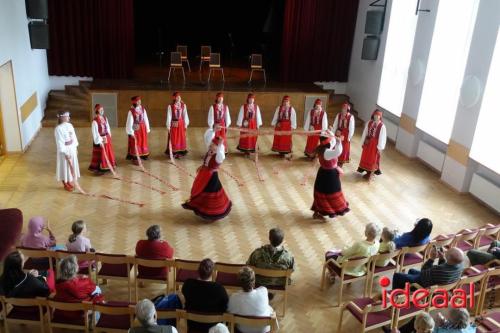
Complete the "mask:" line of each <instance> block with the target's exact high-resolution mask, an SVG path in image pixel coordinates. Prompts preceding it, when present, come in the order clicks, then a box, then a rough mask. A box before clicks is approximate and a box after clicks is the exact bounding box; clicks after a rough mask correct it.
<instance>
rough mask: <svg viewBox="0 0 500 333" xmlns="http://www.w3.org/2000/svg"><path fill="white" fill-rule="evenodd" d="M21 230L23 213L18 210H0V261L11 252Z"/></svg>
mask: <svg viewBox="0 0 500 333" xmlns="http://www.w3.org/2000/svg"><path fill="white" fill-rule="evenodd" d="M22 228H23V213H22V212H21V211H20V210H19V209H17V208H9V209H0V261H3V260H4V259H5V257H6V256H7V254H9V253H10V252H11V251H12V249H13V247H14V245H15V244H16V242H17V240H18V239H19V236H20V235H21V230H22Z"/></svg>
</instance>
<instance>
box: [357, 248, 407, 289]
mask: <svg viewBox="0 0 500 333" xmlns="http://www.w3.org/2000/svg"><path fill="white" fill-rule="evenodd" d="M400 255H401V250H395V251H393V252H384V253H379V254H376V255H374V256H371V257H370V261H369V262H368V278H367V280H366V288H365V289H366V290H365V295H366V296H368V297H372V289H373V281H374V280H375V278H376V277H380V276H383V275H391V276H392V275H394V273H395V272H397V271H398V263H399V256H400ZM382 260H390V261H389V263H388V264H387V265H386V266H383V267H379V266H377V262H378V261H382Z"/></svg>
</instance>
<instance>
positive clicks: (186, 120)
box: [184, 104, 189, 128]
mask: <svg viewBox="0 0 500 333" xmlns="http://www.w3.org/2000/svg"><path fill="white" fill-rule="evenodd" d="M188 126H189V116H188V108H187V105H186V104H184V127H185V128H188Z"/></svg>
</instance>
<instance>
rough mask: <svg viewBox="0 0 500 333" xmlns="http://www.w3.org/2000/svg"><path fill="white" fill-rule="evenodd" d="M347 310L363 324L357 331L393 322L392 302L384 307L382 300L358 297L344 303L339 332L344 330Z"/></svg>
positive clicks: (369, 329)
mask: <svg viewBox="0 0 500 333" xmlns="http://www.w3.org/2000/svg"><path fill="white" fill-rule="evenodd" d="M346 310H347V311H349V313H350V314H351V315H352V316H353V317H354V319H355V320H356V321H357V322H358V323H360V324H361V330H359V331H357V332H361V333H364V332H368V331H371V330H374V329H377V328H380V327H382V326H386V325H390V324H391V322H392V314H393V309H392V308H391V307H390V303H388V307H387V308H384V307H383V306H382V302H381V301H376V300H374V299H372V298H368V297H364V298H358V299H355V300H353V301H350V302H348V303H344V304H343V305H342V307H341V309H340V318H339V323H338V326H337V333H340V332H343V331H342V320H343V316H344V312H345V311H346Z"/></svg>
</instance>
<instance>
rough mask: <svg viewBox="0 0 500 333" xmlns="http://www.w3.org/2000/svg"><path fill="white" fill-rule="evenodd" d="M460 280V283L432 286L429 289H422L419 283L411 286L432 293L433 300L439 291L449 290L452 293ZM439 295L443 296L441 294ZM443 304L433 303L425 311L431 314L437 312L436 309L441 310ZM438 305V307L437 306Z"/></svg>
mask: <svg viewBox="0 0 500 333" xmlns="http://www.w3.org/2000/svg"><path fill="white" fill-rule="evenodd" d="M459 281H460V280H458V281H455V282H451V283H448V284H439V285H438V284H436V285H433V286H430V287H427V288H424V287H422V286H421V285H420V284H418V283H412V284H411V286H412V287H413V288H415V289H427V290H429V291H430V296H429V297H430V299H432V297H433V296H434V294H435V293H436V292H437V290H438V289H439V290H440V291H442V290H447V291H448V292H451V291H452V290H453V289H455V288H456V287H457V285H458V283H459ZM439 294H442V293H441V292H440V293H439ZM440 304H441V303H438V302H436V303H431V304H429V306H428V307H427V308H426V309H425V311H426V312H430V311H432V310H435V309H439V306H438V305H440ZM435 305H436V306H435Z"/></svg>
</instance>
